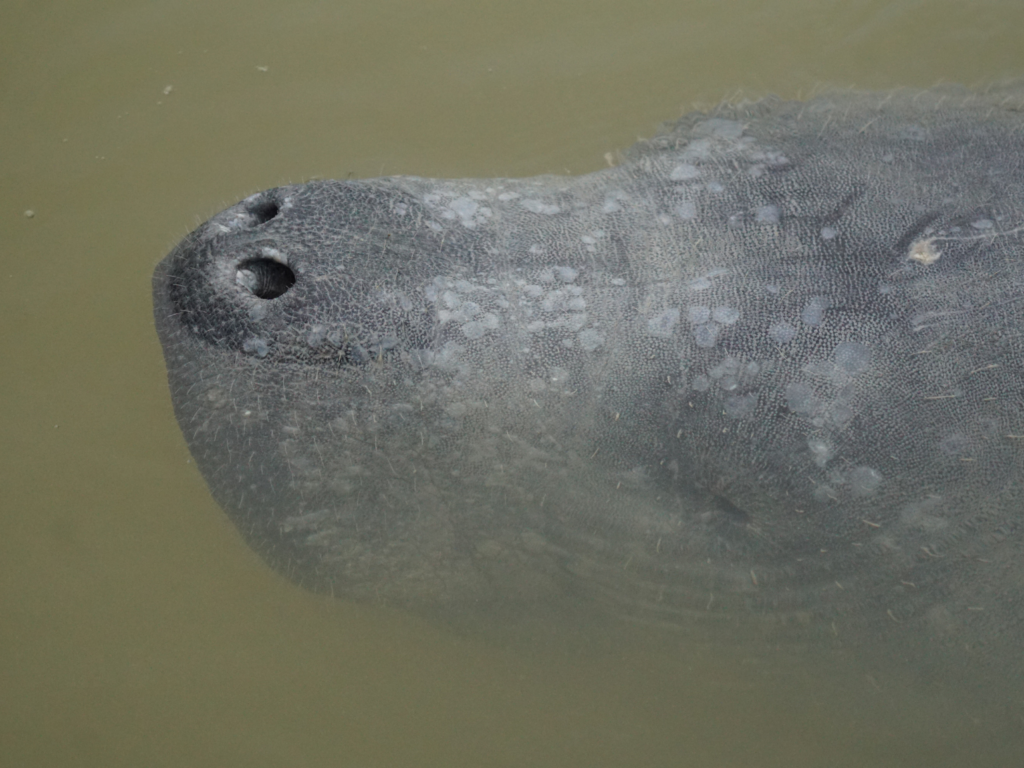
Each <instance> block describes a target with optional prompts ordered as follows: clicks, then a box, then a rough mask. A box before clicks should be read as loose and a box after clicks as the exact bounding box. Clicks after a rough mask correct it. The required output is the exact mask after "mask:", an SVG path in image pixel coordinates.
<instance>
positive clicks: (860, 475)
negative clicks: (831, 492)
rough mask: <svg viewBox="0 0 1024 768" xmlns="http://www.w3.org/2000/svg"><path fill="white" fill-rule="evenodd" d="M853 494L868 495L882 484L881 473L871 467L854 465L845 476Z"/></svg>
mask: <svg viewBox="0 0 1024 768" xmlns="http://www.w3.org/2000/svg"><path fill="white" fill-rule="evenodd" d="M847 480H849V482H850V490H851V491H853V493H854V495H855V496H870V495H871V494H872V493H874V492H875V491H876V490H877V489H878V486H879V485H881V484H882V474H881V473H880V472H879V471H878V470H877V469H872V468H871V467H855V468H854V469H852V470H851V471H850V474H849V475H848V476H847Z"/></svg>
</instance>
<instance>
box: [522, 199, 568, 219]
mask: <svg viewBox="0 0 1024 768" xmlns="http://www.w3.org/2000/svg"><path fill="white" fill-rule="evenodd" d="M520 205H522V206H523V208H525V209H526V210H528V211H530V212H531V213H541V214H544V215H546V216H551V215H553V214H556V213H560V212H561V210H562V209H561V208H559V207H558V206H557V205H553V204H551V203H542V202H541V201H540V200H534V199H533V198H526V199H524V200H521V201H520Z"/></svg>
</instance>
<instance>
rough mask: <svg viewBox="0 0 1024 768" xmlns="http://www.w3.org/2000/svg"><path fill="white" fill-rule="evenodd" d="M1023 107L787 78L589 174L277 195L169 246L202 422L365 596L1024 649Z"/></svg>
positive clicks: (299, 541)
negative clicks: (601, 611)
mask: <svg viewBox="0 0 1024 768" xmlns="http://www.w3.org/2000/svg"><path fill="white" fill-rule="evenodd" d="M1022 104H1024V98H1022V95H1021V93H1020V92H1019V91H1002V92H994V93H988V94H972V93H968V92H966V91H961V90H954V89H949V90H942V91H933V92H926V93H919V92H905V93H894V94H887V95H882V96H877V95H876V96H860V95H852V94H851V95H839V96H833V97H825V98H820V99H816V100H814V101H811V102H809V103H796V102H787V103H783V102H778V101H772V100H768V101H765V102H761V103H758V104H754V105H745V106H740V107H723V108H721V109H720V110H718V111H716V112H715V113H714V114H713V115H710V116H709V115H700V114H697V115H690V116H688V117H685V118H683V119H682V120H681V121H680V122H679V123H678V124H677V125H675V126H673V127H672V128H671V129H670V130H669V131H668V132H667V133H665V134H664V135H661V136H659V137H657V138H655V139H654V140H652V141H650V142H645V143H643V144H641V145H638V146H637V147H635V148H634V149H633V150H631V151H630V152H629V153H628V155H627V157H626V160H625V161H624V163H623V164H622V165H620V166H619V167H616V168H610V169H607V170H604V171H600V172H597V173H592V174H589V175H586V176H581V177H577V178H572V177H539V178H533V179H518V180H511V179H488V180H455V181H444V180H433V179H420V178H410V177H394V178H382V179H371V180H365V181H326V182H312V183H309V184H305V185H300V186H292V187H281V188H278V189H272V190H269V191H267V192H264V193H261V194H258V195H254V196H253V197H250V198H248V199H246V200H244V201H243V202H241V203H239V204H238V205H236V206H234V207H232V208H230V209H228V210H226V211H224V212H223V213H220V214H218V215H217V216H215V217H214V218H213V219H211V220H210V221H209V222H207V223H206V224H204V225H202V226H201V227H199V228H198V229H197V230H196V231H195V232H193V233H192V234H190V235H189V236H188V237H187V238H185V240H184V241H183V242H182V243H181V244H180V245H179V246H178V247H177V248H175V250H174V251H173V252H172V253H171V254H170V255H169V256H168V257H167V258H166V259H165V260H164V261H163V262H162V263H161V264H160V266H159V267H158V269H157V271H156V275H155V278H154V294H155V307H156V321H157V327H158V330H159V333H160V337H161V340H162V342H163V345H164V349H165V353H166V357H167V365H168V371H169V378H170V385H171V391H172V395H173V398H174V404H175V409H176V413H177V415H178V419H179V421H180V423H181V427H182V430H183V432H184V434H185V437H186V439H187V440H188V443H189V446H190V448H191V450H192V453H193V455H194V456H195V459H196V461H197V462H198V464H199V467H200V468H201V470H202V472H203V474H204V476H205V477H206V480H207V482H208V483H209V486H210V488H211V490H212V491H213V493H214V495H215V496H216V498H217V499H218V501H219V502H220V503H221V504H222V505H223V507H224V508H225V509H226V510H227V512H228V514H229V515H230V516H231V517H232V519H233V520H234V521H235V522H236V524H237V525H238V527H239V529H240V530H241V532H242V534H243V535H244V536H245V537H246V539H247V540H248V541H249V543H250V544H251V545H252V546H253V547H254V548H255V549H256V550H257V551H259V552H260V553H261V554H262V555H263V556H264V557H265V558H266V560H267V561H268V562H269V563H270V564H271V565H273V566H274V567H275V568H277V569H279V570H281V571H283V572H285V573H287V574H288V575H289V576H291V577H293V578H295V579H297V580H299V581H301V582H302V583H303V584H306V585H308V586H310V587H312V588H315V589H320V590H323V591H330V592H333V594H335V595H338V596H346V597H352V598H358V599H366V600H373V601H382V602H385V603H387V604H397V605H402V606H407V607H410V608H413V609H416V610H419V611H421V612H427V613H430V612H458V611H474V610H484V609H491V608H494V607H495V606H503V605H514V606H520V607H523V606H527V607H528V606H532V605H540V604H552V603H554V604H557V601H561V600H566V599H568V600H570V601H576V602H578V603H592V604H600V605H604V606H607V607H609V608H610V609H611V611H612V612H614V613H616V614H623V615H629V616H634V617H636V618H640V619H643V620H649V621H656V622H669V623H672V624H676V625H680V626H688V627H704V628H711V630H712V631H713V628H714V627H716V626H722V624H723V622H724V623H725V625H727V626H728V627H730V628H731V629H730V631H732V629H735V628H738V627H742V626H747V627H755V628H756V629H755V631H762V630H764V629H768V630H769V631H771V632H778V633H787V632H788V633H791V634H795V635H796V636H798V637H800V638H811V637H816V636H820V637H823V638H830V639H831V638H851V639H853V638H864V637H871V636H873V635H874V634H876V633H877V632H879V631H881V630H882V629H886V630H889V629H892V628H896V627H898V628H899V631H900V632H912V633H913V634H912V635H908V636H912V637H913V638H914V642H918V643H923V644H930V645H936V644H938V645H943V644H945V645H948V646H949V647H952V648H958V649H964V648H966V649H967V650H968V652H970V651H971V649H972V648H974V649H976V648H978V647H979V646H984V645H992V647H993V648H997V649H998V650H997V651H993V653H997V654H1002V656H997V660H996V664H997V665H998V666H1001V667H1002V668H1005V669H1011V668H1012V669H1013V670H1016V671H1019V669H1020V662H1019V660H1017V661H1013V662H1010V661H1009V659H1010V657H1011V655H1013V654H1018V653H1020V651H1021V647H1022V642H1021V639H1020V636H1021V632H1022V627H1024V600H1022V585H1024V578H1022V576H1024V549H1022V542H1021V536H1022V522H1024V520H1022V518H1024V511H1022V509H1024V508H1022V503H1024V500H1022V489H1021V480H1022V472H1021V460H1022V450H1024V340H1022V333H1024V112H1022V111H1021V109H1022ZM910 628H912V629H910Z"/></svg>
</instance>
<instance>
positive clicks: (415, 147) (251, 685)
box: [0, 0, 1024, 767]
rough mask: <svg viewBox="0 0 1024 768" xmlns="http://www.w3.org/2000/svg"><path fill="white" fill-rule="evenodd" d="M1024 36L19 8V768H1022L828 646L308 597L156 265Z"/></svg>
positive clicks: (947, 62)
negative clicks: (223, 440)
mask: <svg viewBox="0 0 1024 768" xmlns="http://www.w3.org/2000/svg"><path fill="white" fill-rule="evenodd" d="M1022 30H1024V4H1021V3H1019V2H997V1H996V0H978V1H976V2H928V1H925V0H921V1H911V0H905V1H904V2H859V1H855V2H843V3H838V2H809V1H808V2H801V1H800V0H787V1H786V2H780V3H774V4H765V3H761V2H754V1H753V0H725V1H722V0H716V1H715V2H710V1H707V2H692V1H686V2H672V3H669V2H663V0H636V1H634V2H630V3H626V2H619V3H612V2H607V1H604V2H591V3H568V2H562V3H552V2H537V1H536V0H527V1H525V2H519V3H505V4H478V3H470V2H464V0H449V1H448V2H422V1H421V2H413V1H412V0H387V1H384V2H373V3H369V2H366V3H361V4H356V3H327V2H312V1H309V2H299V3H291V4H282V3H264V2H259V1H258V0H256V1H254V0H250V1H249V2H245V3H241V2H224V3H219V4H209V3H194V2H193V3H187V2H178V3H172V2H158V1H156V0H151V1H147V2H134V3H131V2H104V3H98V2H97V3H90V4H75V3H68V2H59V3H49V4H38V3H37V4H29V3H9V4H8V5H7V7H6V8H5V9H4V10H2V11H0V181H2V183H0V249H2V250H0V276H2V280H0V323H2V332H0V361H2V364H0V403H2V409H0V434H2V436H3V440H2V442H0V451H2V462H0V466H2V469H0V491H2V494H0V498H2V506H0V765H12V766H14V765H17V766H44V765H61V766H64V765H82V766H120V765H124V766H139V765H146V766H180V765H190V766H204V765H210V766H225V765H230V766H236V765H237V766H479V765H487V766H626V765H637V766H661V765H664V766H702V767H703V766H865V765H871V766H888V765H892V766H897V765H899V766H918V765H920V766H938V765H949V766H961V765H971V766H988V765H1014V764H1021V761H1022V760H1024V723H1020V722H1014V721H1013V719H1012V718H1008V719H1007V720H1004V719H999V718H997V719H995V720H993V719H992V718H990V717H988V716H984V717H982V716H979V715H978V714H977V713H976V712H974V711H973V710H972V709H971V708H970V707H969V706H959V705H958V703H957V702H956V701H955V700H950V699H936V698H933V697H930V696H928V695H927V694H926V693H924V692H922V691H920V690H916V689H915V688H913V687H912V686H904V685H901V684H900V683H899V682H898V681H891V680H885V679H875V678H873V677H870V676H867V675H864V674H860V673H857V672H856V671H855V670H835V669H828V668H823V667H821V666H820V665H818V664H816V663H815V662H814V661H813V659H808V660H807V664H806V666H803V667H800V668H799V669H798V671H794V669H793V666H792V665H787V666H786V667H785V669H786V673H785V674H778V672H777V671H776V670H773V669H766V668H763V667H760V666H758V665H756V664H752V663H749V660H747V659H745V658H744V657H742V655H739V656H737V655H734V654H733V653H732V652H730V653H724V652H723V653H717V654H716V653H711V652H709V651H707V650H701V649H698V648H695V647H689V646H687V645H684V644H681V643H680V642H679V641H678V640H673V639H672V638H671V637H665V636H663V635H657V634H654V633H650V632H645V631H642V630H638V629H636V630H633V629H630V630H627V629H622V630H620V632H619V633H617V634H621V637H618V636H617V637H615V638H608V637H606V636H604V635H601V636H598V637H594V636H588V634H587V632H586V630H580V631H570V630H571V628H560V627H557V626H547V627H544V628H543V629H538V630H537V631H536V632H533V631H531V630H524V631H523V632H522V635H521V636H520V637H519V638H518V639H517V640H516V642H514V643H509V644H505V643H501V642H496V641H494V639H493V638H484V637H456V636H453V635H452V634H450V633H447V632H446V631H445V630H443V629H441V628H438V627H433V626H430V625H428V624H424V623H422V622H420V621H418V620H416V619H413V618H411V617H408V616H404V615H401V614H397V613H392V612H388V611H387V610H384V609H379V608H370V607H365V606H354V605H349V604H346V603H342V602H340V601H331V600H328V599H323V598H318V597H314V596H312V595H309V594H306V593H304V592H302V591H300V590H298V589H297V588H294V587H292V586H291V585H289V584H287V583H286V582H284V581H283V580H281V579H280V578H278V577H277V576H275V575H274V574H273V573H271V572H270V571H269V570H268V569H267V568H265V567H264V566H263V565H262V564H261V563H260V562H259V561H258V559H257V558H256V556H255V555H253V554H252V553H250V552H249V551H248V549H246V547H245V546H244V544H243V543H242V541H241V539H240V538H239V537H238V536H237V535H236V533H235V531H234V529H233V528H232V526H231V525H230V524H229V523H228V521H227V519H226V518H225V517H224V515H223V514H222V513H221V512H220V510H219V509H218V508H217V507H216V505H215V504H214V503H213V501H212V500H211V499H210V497H209V496H208V495H207V493H206V490H205V487H204V486H203V482H202V480H201V478H200V477H199V475H198V472H197V471H196V470H195V468H194V466H193V465H192V464H191V463H190V460H189V456H188V453H187V450H186V448H185V445H184V442H183V440H182V438H181V436H180V435H179V432H178V429H177V426H176V424H175V423H174V419H173V415H172V412H171V407H170V402H169V398H168V395H167V392H166V384H165V380H164V373H163V361H162V358H161V354H160V350H159V347H158V344H157V340H156V336H155V333H154V331H153V324H152V319H151V310H150V294H149V277H150V273H151V271H152V268H153V266H154V265H155V263H156V262H157V261H158V260H159V259H160V258H161V257H162V256H163V255H164V254H165V253H166V252H167V251H168V250H169V249H170V248H171V246H172V245H173V244H174V243H175V242H176V241H177V240H178V239H179V238H180V237H181V236H183V235H184V234H185V233H186V232H187V231H188V230H189V229H191V228H192V227H193V226H194V225H196V224H197V223H199V221H200V220H202V219H205V218H206V217H207V216H209V215H211V214H212V213H214V212H215V211H217V210H218V209H220V208H221V207H223V206H225V205H227V204H230V203H232V202H234V201H235V200H236V199H238V198H239V197H241V196H243V195H245V194H247V193H250V192H252V191H255V190H257V189H260V188H264V187H269V186H273V185H276V184H279V183H282V182H291V181H300V180H303V179H305V178H308V177H311V176H324V177H344V176H348V175H350V174H351V175H355V176H372V175H378V174H380V173H411V174H420V175H440V176H492V175H528V174H534V173H542V172H555V173H559V172H572V173H580V172H584V171H587V170H592V169H596V168H599V167H602V166H603V165H604V163H605V160H604V154H605V153H606V152H609V151H614V150H616V149H620V148H623V147H625V146H627V145H628V144H630V143H631V142H632V141H633V140H634V139H635V138H636V136H638V135H650V134H651V133H652V132H653V130H654V127H655V125H656V124H657V123H658V122H659V121H661V120H665V119H670V118H674V117H676V116H677V115H678V114H679V113H680V112H681V111H683V110H684V108H687V107H689V106H690V105H692V104H694V103H703V104H712V103H714V102H716V101H718V100H719V99H720V98H721V97H723V96H734V95H736V94H737V93H746V94H749V95H760V94H763V93H766V92H773V93H778V94H780V95H783V96H796V95H801V94H804V95H806V94H808V93H810V92H812V91H813V90H815V89H816V88H819V87H820V86H821V85H822V84H831V85H851V84H852V85H856V86H859V87H864V88H886V87H892V86H897V85H914V86H922V85H929V84H933V83H935V82H938V81H957V82H963V83H967V84H979V83H985V82H989V81H991V80H993V79H998V78H1001V77H1006V76H1017V77H1019V76H1021V75H1024V46H1022V45H1021V40H1022ZM29 210H31V211H33V212H34V215H33V216H31V217H30V216H27V215H26V214H25V212H26V211H29ZM524 637H525V638H526V639H525V640H524ZM531 638H533V639H532V640H531Z"/></svg>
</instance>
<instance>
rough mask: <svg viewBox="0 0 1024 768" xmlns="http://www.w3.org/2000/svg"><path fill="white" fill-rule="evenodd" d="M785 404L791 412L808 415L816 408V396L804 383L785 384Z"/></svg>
mask: <svg viewBox="0 0 1024 768" xmlns="http://www.w3.org/2000/svg"><path fill="white" fill-rule="evenodd" d="M785 397H786V405H787V406H789V410H791V411H793V413H799V414H802V415H804V416H810V415H812V414H813V413H814V412H815V411H817V410H818V398H817V397H816V396H815V394H814V390H812V389H811V388H810V387H809V386H807V385H806V384H801V383H799V382H797V383H795V384H787V385H786V389H785Z"/></svg>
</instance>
